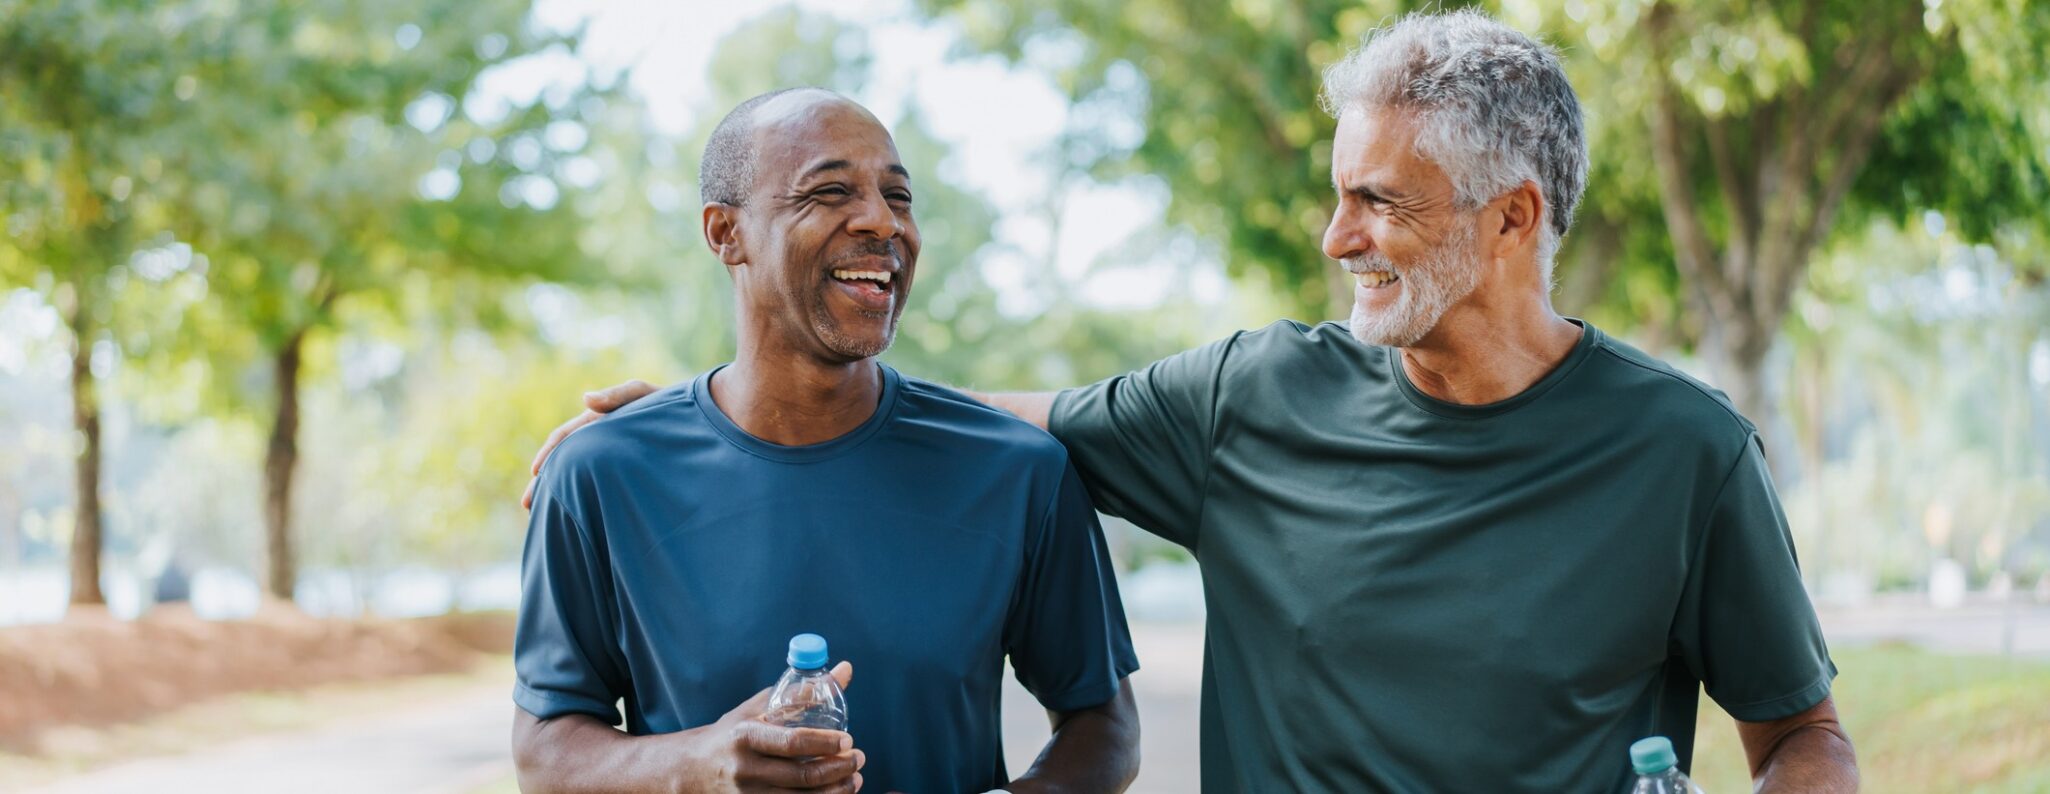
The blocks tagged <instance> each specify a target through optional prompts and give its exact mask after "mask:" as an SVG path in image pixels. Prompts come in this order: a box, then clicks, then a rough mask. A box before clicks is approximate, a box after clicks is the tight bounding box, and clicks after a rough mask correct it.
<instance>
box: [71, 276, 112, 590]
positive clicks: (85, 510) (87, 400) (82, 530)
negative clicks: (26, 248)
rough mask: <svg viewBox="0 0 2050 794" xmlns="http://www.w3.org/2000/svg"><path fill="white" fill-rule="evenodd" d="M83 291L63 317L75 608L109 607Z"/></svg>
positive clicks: (95, 402)
mask: <svg viewBox="0 0 2050 794" xmlns="http://www.w3.org/2000/svg"><path fill="white" fill-rule="evenodd" d="M80 293H81V291H80V290H76V289H74V290H73V291H72V305H71V306H70V310H69V311H67V312H65V318H64V319H65V324H67V325H69V326H70V327H71V423H72V426H73V427H74V428H75V429H76V430H77V432H78V436H79V440H80V441H81V442H82V445H81V447H80V448H79V450H78V454H77V457H76V458H74V460H73V463H74V465H75V467H76V468H75V472H76V479H75V480H74V483H75V485H76V488H77V496H76V508H75V510H74V512H75V514H76V516H77V518H76V519H75V520H74V522H73V527H72V530H71V603H73V604H105V603H107V597H106V595H104V594H103V593H101V592H100V547H101V546H102V545H103V543H102V533H101V524H100V407H99V401H98V399H97V398H96V397H95V396H94V386H95V385H96V384H95V383H94V381H93V341H92V331H91V325H92V322H91V320H90V319H89V317H90V312H91V309H90V307H88V306H87V305H86V304H87V303H88V301H87V300H86V297H85V296H84V295H83V294H80Z"/></svg>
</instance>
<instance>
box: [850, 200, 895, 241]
mask: <svg viewBox="0 0 2050 794" xmlns="http://www.w3.org/2000/svg"><path fill="white" fill-rule="evenodd" d="M847 230H848V231H851V232H853V233H855V234H865V235H869V236H872V237H879V238H882V239H885V240H888V239H891V238H893V237H896V236H897V235H900V234H903V233H904V225H903V224H901V223H898V222H897V213H896V211H895V210H892V209H891V208H890V200H889V199H888V198H885V197H883V196H882V195H881V194H870V195H868V196H866V197H864V198H863V199H862V200H861V206H859V207H856V208H855V210H854V217H853V218H851V219H849V220H848V222H847Z"/></svg>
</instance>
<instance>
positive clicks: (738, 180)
mask: <svg viewBox="0 0 2050 794" xmlns="http://www.w3.org/2000/svg"><path fill="white" fill-rule="evenodd" d="M771 102H774V103H775V104H776V105H777V106H778V107H774V108H770V115H775V116H781V115H784V114H785V113H786V112H789V111H793V110H796V109H798V108H802V107H807V106H810V105H813V104H816V103H819V102H844V103H847V104H849V105H854V106H855V107H860V105H858V104H856V103H855V102H854V100H851V99H848V98H846V97H844V96H841V95H839V94H838V93H835V92H833V91H829V90H827V89H824V88H816V87H808V86H807V87H798V88H780V89H777V90H775V91H770V92H768V93H765V94H757V95H755V96H753V97H751V98H749V99H748V100H747V101H745V102H742V103H740V104H739V105H737V106H735V107H734V108H733V110H732V111H730V112H728V113H727V114H726V117H725V118H723V119H720V120H719V126H717V127H714V128H712V138H711V140H708V141H706V142H705V154H704V157H703V158H702V159H700V160H699V161H698V199H699V200H700V201H702V202H703V203H706V204H727V205H731V206H735V207H738V206H742V205H743V204H745V203H746V199H747V194H748V192H749V191H751V190H753V189H754V181H755V166H756V163H757V161H758V160H759V159H760V155H761V152H760V151H758V149H757V147H756V146H755V132H756V131H757V130H758V129H759V128H760V125H759V124H757V122H758V121H766V119H760V118H757V117H758V116H759V115H761V114H762V112H763V111H762V108H763V106H765V105H769V104H770V103H771ZM782 106H789V107H782ZM864 112H866V110H865V109H864Z"/></svg>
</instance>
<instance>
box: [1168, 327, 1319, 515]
mask: <svg viewBox="0 0 2050 794" xmlns="http://www.w3.org/2000/svg"><path fill="white" fill-rule="evenodd" d="M1282 323H1288V324H1289V326H1290V327H1291V328H1294V329H1295V332H1296V334H1297V335H1298V336H1300V335H1302V329H1301V328H1296V327H1295V324H1294V323H1293V322H1292V321H1289V320H1276V321H1274V323H1272V324H1271V325H1270V327H1271V326H1272V325H1279V324H1282ZM1245 335H1246V332H1245V331H1244V330H1238V331H1233V332H1232V334H1231V336H1229V337H1226V338H1225V340H1224V349H1222V350H1220V351H1218V354H1217V369H1216V371H1214V372H1211V373H1210V416H1209V418H1208V419H1207V420H1206V421H1205V422H1204V426H1203V484H1202V485H1201V486H1199V487H1197V488H1196V515H1195V517H1194V518H1193V519H1192V521H1194V523H1193V524H1192V525H1190V527H1189V555H1190V556H1197V555H1198V552H1197V549H1198V548H1200V547H1201V546H1202V545H1203V514H1204V513H1207V512H1209V510H1210V475H1211V474H1212V473H1214V472H1216V471H1217V410H1218V408H1217V407H1218V406H1219V405H1221V404H1223V402H1224V400H1223V399H1222V394H1223V392H1224V365H1225V363H1226V362H1229V361H1231V354H1232V351H1234V350H1237V349H1238V345H1239V339H1241V338H1243V337H1244V336H1245Z"/></svg>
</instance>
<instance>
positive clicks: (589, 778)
mask: <svg viewBox="0 0 2050 794" xmlns="http://www.w3.org/2000/svg"><path fill="white" fill-rule="evenodd" d="M656 738H657V737H652V736H630V735H628V734H625V733H621V732H620V731H618V730H615V729H613V727H612V726H610V725H606V724H604V723H602V722H599V721H598V720H597V719H596V718H594V717H591V716H589V715H584V714H569V715H565V716H561V717H556V718H554V719H550V720H538V719H535V718H534V715H532V714H528V713H527V712H526V711H525V710H524V709H519V708H515V709H514V714H513V761H514V764H515V766H516V767H517V769H518V772H519V782H520V790H521V791H523V792H527V794H535V792H549V793H550V794H572V793H581V792H647V794H672V793H673V792H679V791H682V788H681V786H680V779H681V776H680V775H679V769H678V767H679V761H680V760H681V759H679V758H677V757H676V753H675V751H674V750H673V749H672V748H670V747H668V746H666V743H663V742H658V741H653V740H654V739H656Z"/></svg>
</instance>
